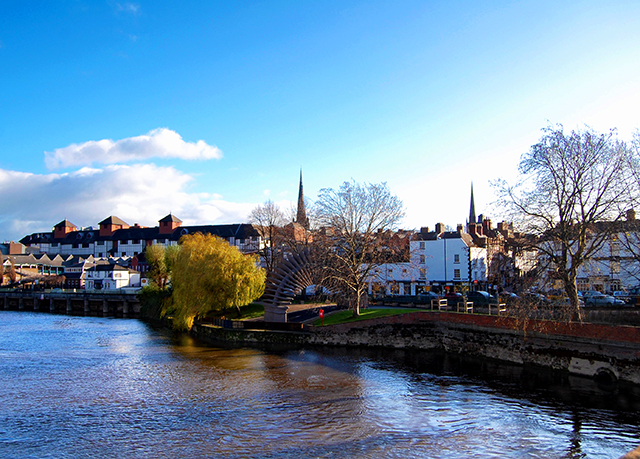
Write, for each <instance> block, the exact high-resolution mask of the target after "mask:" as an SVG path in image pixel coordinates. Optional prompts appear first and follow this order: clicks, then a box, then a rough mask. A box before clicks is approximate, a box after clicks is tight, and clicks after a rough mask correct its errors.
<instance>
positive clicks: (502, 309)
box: [489, 303, 507, 315]
mask: <svg viewBox="0 0 640 459" xmlns="http://www.w3.org/2000/svg"><path fill="white" fill-rule="evenodd" d="M493 306H494V307H495V309H496V312H497V314H498V315H501V314H502V313H506V312H507V305H506V304H504V303H500V304H494V305H493ZM489 315H491V304H489Z"/></svg>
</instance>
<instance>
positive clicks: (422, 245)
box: [420, 241, 424, 249]
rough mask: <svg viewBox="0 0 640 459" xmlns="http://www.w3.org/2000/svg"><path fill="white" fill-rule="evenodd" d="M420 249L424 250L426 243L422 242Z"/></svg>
mask: <svg viewBox="0 0 640 459" xmlns="http://www.w3.org/2000/svg"><path fill="white" fill-rule="evenodd" d="M420 248H421V249H424V241H422V242H420Z"/></svg>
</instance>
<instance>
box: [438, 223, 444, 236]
mask: <svg viewBox="0 0 640 459" xmlns="http://www.w3.org/2000/svg"><path fill="white" fill-rule="evenodd" d="M436 233H438V234H442V233H444V223H436Z"/></svg>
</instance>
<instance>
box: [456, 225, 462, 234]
mask: <svg viewBox="0 0 640 459" xmlns="http://www.w3.org/2000/svg"><path fill="white" fill-rule="evenodd" d="M456 230H457V231H458V233H462V224H461V223H458V226H457V228H456Z"/></svg>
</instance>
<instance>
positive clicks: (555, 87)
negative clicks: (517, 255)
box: [0, 0, 640, 240]
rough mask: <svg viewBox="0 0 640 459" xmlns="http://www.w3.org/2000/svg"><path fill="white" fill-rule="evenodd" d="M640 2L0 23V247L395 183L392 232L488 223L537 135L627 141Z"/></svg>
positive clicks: (407, 4) (26, 15) (15, 14)
mask: <svg viewBox="0 0 640 459" xmlns="http://www.w3.org/2000/svg"><path fill="white" fill-rule="evenodd" d="M639 20H640V5H639V4H633V3H629V2H620V1H612V2H607V3H606V4H604V3H598V2H589V1H569V2H562V3H560V4H559V3H557V2H550V1H542V2H532V3H526V4H525V3H508V2H484V3H482V4H478V3H477V2H468V1H460V2H449V3H446V4H441V3H440V2H429V1H426V2H425V1H417V0H416V1H400V2H383V1H366V2H365V1H346V2H345V1H340V2H338V1H325V2H301V3H291V2H281V1H274V2H268V3H264V2H253V1H249V2H244V3H242V4H234V3H224V2H210V3H203V2H193V1H189V0H186V1H184V2H180V4H174V3H169V2H162V1H160V2H145V1H139V2H118V1H110V0H109V1H107V0H105V1H103V2H95V1H91V2H89V1H83V0H79V1H62V2H54V3H50V4H43V5H38V7H37V8H36V7H34V6H33V5H32V4H29V3H24V2H11V3H5V4H3V5H1V6H0V75H2V85H0V107H2V110H0V240H18V239H20V238H21V237H23V236H24V235H26V234H30V233H33V232H36V231H51V228H52V227H53V225H55V224H56V223H58V222H60V221H61V220H63V219H68V220H70V221H71V222H73V223H75V224H76V225H79V226H95V225H97V223H98V222H99V221H101V220H103V219H104V218H106V217H108V216H110V215H115V216H118V217H120V218H122V219H123V220H125V221H127V222H128V223H130V224H133V223H139V224H141V225H145V226H155V225H157V221H158V219H160V218H162V217H163V216H165V215H167V214H168V213H170V212H171V213H173V214H174V215H176V216H178V217H179V218H180V219H181V220H183V221H184V222H185V225H198V224H224V223H242V222H246V221H247V216H248V214H249V212H250V211H251V209H253V208H254V207H255V206H256V205H259V204H262V203H264V201H265V200H267V199H271V200H273V201H274V202H276V203H278V204H279V205H281V206H282V207H283V208H285V209H287V210H288V209H295V208H296V206H297V192H298V186H299V171H300V168H302V171H303V176H304V190H305V196H306V197H307V198H308V199H309V200H310V201H311V202H313V201H314V200H315V198H316V196H317V194H318V191H319V190H320V189H321V188H337V187H339V186H340V184H341V183H342V182H344V181H348V180H351V179H354V180H355V181H357V182H372V183H378V182H387V183H388V185H389V188H390V189H391V191H392V192H393V193H394V194H396V195H397V196H398V197H399V198H400V199H402V201H403V202H404V204H405V208H406V218H405V220H404V221H403V223H402V225H401V226H402V228H405V229H414V228H420V227H421V226H429V227H433V226H434V225H435V223H436V222H443V223H445V224H447V225H450V226H452V227H455V225H456V224H458V223H462V224H464V223H465V222H466V219H467V218H468V215H469V194H470V187H471V183H472V182H473V186H474V197H475V205H476V208H475V211H476V213H477V214H485V215H488V216H489V217H491V218H492V219H493V220H494V221H498V220H500V219H501V215H500V214H499V213H498V211H499V210H497V209H494V208H492V206H491V203H492V202H493V201H494V199H495V198H494V195H493V191H492V188H491V186H490V184H489V182H490V181H491V180H495V179H498V178H503V179H507V180H510V181H512V180H513V179H514V178H515V177H516V174H517V164H518V161H519V158H520V155H522V154H523V153H525V152H526V151H527V150H528V149H529V147H530V146H531V145H532V144H534V143H535V142H536V141H537V140H538V139H539V138H540V136H541V134H542V133H541V129H542V128H544V127H545V126H547V125H548V124H549V123H552V124H555V123H560V124H563V125H564V127H565V129H566V130H571V129H579V128H583V127H584V126H585V125H586V126H590V127H592V128H593V129H595V130H597V131H600V132H606V131H608V130H609V129H611V128H617V130H618V131H619V136H620V138H621V139H622V140H629V139H630V138H631V136H632V133H633V132H634V130H635V129H637V128H639V127H640V121H639V120H638V115H637V107H638V106H640V59H638V53H639V52H640V51H638V50H640V27H638V23H639Z"/></svg>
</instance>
